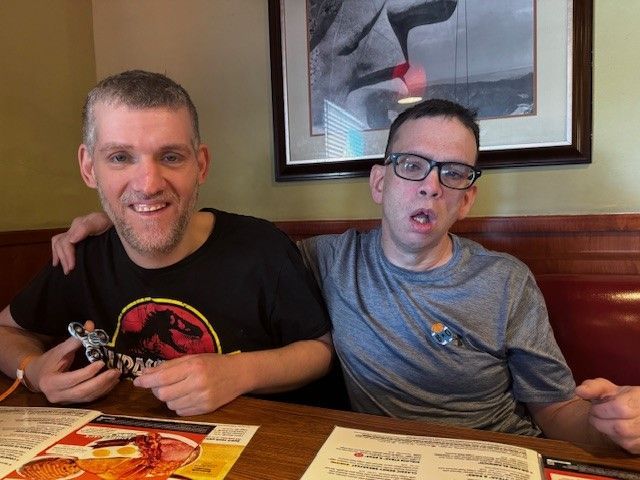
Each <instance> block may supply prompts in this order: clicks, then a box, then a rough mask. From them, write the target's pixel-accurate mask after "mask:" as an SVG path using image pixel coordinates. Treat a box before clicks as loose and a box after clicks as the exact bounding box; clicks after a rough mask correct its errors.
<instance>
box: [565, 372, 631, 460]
mask: <svg viewBox="0 0 640 480" xmlns="http://www.w3.org/2000/svg"><path fill="white" fill-rule="evenodd" d="M576 394H577V395H578V396H580V397H581V398H583V399H584V400H587V401H589V402H591V408H590V410H589V422H590V423H591V425H593V426H594V427H595V428H596V429H597V430H598V431H599V432H601V433H604V434H605V435H607V436H608V437H609V438H610V439H611V440H612V441H614V442H615V443H617V444H618V445H620V446H621V447H622V448H624V449H625V450H627V451H629V452H631V453H635V454H640V387H629V386H626V387H620V386H618V385H615V384H613V383H611V382H610V381H609V380H605V379H603V378H596V379H592V380H585V381H584V382H583V383H582V384H581V385H580V386H578V388H577V389H576Z"/></svg>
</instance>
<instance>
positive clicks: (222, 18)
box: [0, 0, 640, 230]
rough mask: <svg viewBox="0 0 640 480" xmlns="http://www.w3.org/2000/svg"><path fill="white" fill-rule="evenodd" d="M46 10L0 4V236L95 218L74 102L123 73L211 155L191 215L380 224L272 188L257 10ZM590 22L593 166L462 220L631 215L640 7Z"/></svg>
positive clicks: (187, 2)
mask: <svg viewBox="0 0 640 480" xmlns="http://www.w3.org/2000/svg"><path fill="white" fill-rule="evenodd" d="M538 1H542V0H538ZM546 1H549V0H546ZM72 4H73V6H74V8H73V9H72V8H71V5H72ZM22 5H27V7H24V6H22ZM47 5H50V3H48V2H44V1H35V0H24V1H20V2H19V1H17V0H16V1H15V2H12V1H9V2H0V23H1V24H2V27H3V28H2V33H0V35H2V37H0V38H2V40H3V45H11V48H10V50H11V58H10V60H11V64H12V65H11V76H10V77H11V80H10V81H11V83H10V89H15V90H16V91H15V92H13V93H12V94H8V93H7V92H6V91H4V90H5V89H2V90H3V93H2V95H3V100H2V104H3V105H4V104H5V96H7V97H8V98H7V101H8V100H10V101H11V102H10V104H11V105H12V112H10V113H9V112H6V111H5V108H4V107H3V108H2V111H1V112H0V118H2V120H1V121H2V127H3V128H2V133H1V135H2V147H1V148H2V153H3V155H2V162H3V163H2V166H3V175H2V178H0V187H1V188H0V199H1V200H0V201H1V202H2V203H1V204H0V205H1V206H0V212H1V214H0V230H17V229H27V228H42V227H45V226H61V225H65V224H67V223H68V222H69V221H70V219H71V218H72V217H73V216H74V215H75V214H77V213H79V212H82V211H86V210H88V209H89V208H95V205H96V204H95V200H94V196H93V193H92V192H91V191H89V190H88V189H86V187H84V186H83V185H82V183H81V180H80V178H79V176H78V174H77V167H76V165H75V151H76V148H77V143H78V140H79V132H80V125H79V112H80V107H81V103H82V97H83V96H84V94H85V93H86V91H87V89H88V88H89V87H90V86H91V85H92V84H93V83H94V81H95V78H102V77H103V76H105V75H107V74H109V73H113V72H117V71H121V70H124V69H128V68H144V69H150V70H157V71H162V72H166V73H167V74H168V75H169V76H171V77H173V78H175V79H176V80H178V81H179V82H180V83H182V84H183V85H184V86H185V87H186V88H187V89H188V90H189V91H190V93H191V94H192V96H193V99H194V101H195V103H196V105H197V106H198V108H199V111H200V116H201V125H202V135H203V138H204V140H205V141H206V142H207V143H208V144H209V145H210V147H211V150H212V153H213V165H212V171H211V176H210V177H209V180H208V182H207V184H206V185H205V186H204V188H203V190H202V192H201V204H202V205H210V206H216V207H218V208H222V209H227V210H231V211H236V212H240V213H247V214H251V215H256V216H261V217H266V218H269V219H272V220H298V219H341V218H373V217H377V216H378V215H379V213H378V209H377V207H376V206H375V205H373V203H372V202H371V201H370V199H369V193H368V184H367V181H366V179H351V180H331V181H312V182H293V183H276V182H275V181H274V180H273V141H272V138H271V135H272V130H271V87H270V73H269V68H270V67H269V35H268V19H267V2H266V1H265V0H183V1H178V0H137V1H135V2H132V1H130V0H110V1H104V0H94V2H93V11H92V12H91V8H90V4H88V2H83V1H80V0H78V1H73V0H70V1H66V2H65V1H62V0H56V6H64V7H65V8H59V7H58V8H56V9H55V11H51V12H50V11H47ZM80 7H82V8H80ZM5 11H8V14H10V15H12V17H13V18H7V15H6V14H5ZM52 15H53V16H55V17H54V18H52ZM91 16H93V18H91ZM594 17H595V26H594V51H595V54H594V125H593V127H594V128H593V163H592V164H590V165H581V166H563V167H538V168H525V169H509V170H492V171H487V172H486V173H485V175H483V176H482V179H481V180H480V183H479V185H480V193H479V195H478V199H477V201H476V205H475V206H474V208H473V210H472V212H471V214H472V215H474V216H484V215H544V214H589V213H622V212H640V193H639V189H638V183H639V182H638V178H637V175H636V173H637V172H640V167H639V166H638V153H637V152H638V151H640V144H639V143H638V140H637V138H638V133H637V132H638V131H640V115H639V114H638V105H639V104H640V94H639V93H638V87H637V78H638V72H640V54H638V51H637V46H638V45H640V2H638V1H637V0H616V1H615V2H614V1H611V0H595V12H594ZM92 22H93V32H92V26H91V25H92ZM5 24H6V25H5ZM7 29H9V30H10V31H11V32H9V33H8V32H7ZM92 34H93V38H92ZM92 42H93V45H92ZM24 44H28V45H29V50H30V54H31V55H25V54H22V53H21V49H23V48H25V47H24V46H23V45H24ZM94 55H95V67H94ZM30 58H31V60H30ZM72 65H73V67H72ZM34 92H35V93H34ZM35 104H37V109H34V105H35ZM35 130H37V131H35ZM9 139H10V140H9ZM25 145H26V146H25ZM5 172H6V174H5ZM92 202H93V203H92Z"/></svg>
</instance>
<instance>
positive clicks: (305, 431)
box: [0, 374, 640, 480]
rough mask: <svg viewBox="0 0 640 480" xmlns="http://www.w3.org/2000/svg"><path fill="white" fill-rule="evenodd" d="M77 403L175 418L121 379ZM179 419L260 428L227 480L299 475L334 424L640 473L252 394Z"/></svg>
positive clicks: (476, 435)
mask: <svg viewBox="0 0 640 480" xmlns="http://www.w3.org/2000/svg"><path fill="white" fill-rule="evenodd" d="M9 383H10V382H9V379H8V378H7V377H5V376H3V375H2V374H0V389H2V390H4V389H5V388H6V387H7V386H8V385H9ZM1 405H6V406H49V404H48V403H47V401H46V399H45V398H44V396H43V395H41V394H36V393H31V392H29V391H27V390H26V389H25V388H24V387H22V386H20V387H19V388H18V390H16V391H15V392H14V393H13V394H12V395H11V396H10V397H9V398H7V399H6V400H5V401H4V402H2V404H1ZM77 406H78V407H82V408H92V409H96V410H100V411H102V412H105V413H111V414H121V415H135V416H145V417H160V418H163V417H164V418H176V415H175V414H174V413H173V412H171V411H170V410H168V409H167V408H166V407H165V406H164V404H162V403H161V402H159V401H158V400H157V399H156V398H155V397H153V395H151V394H150V393H149V392H148V391H146V390H143V389H139V388H135V387H133V385H132V384H131V383H130V382H127V381H124V382H122V383H121V384H120V385H119V386H118V387H116V389H115V390H114V391H112V392H111V393H110V394H109V395H108V396H107V397H105V398H103V399H101V400H99V401H96V402H93V403H90V404H82V405H77ZM181 418H185V419H187V418H188V419H190V420H196V421H204V422H215V423H237V424H245V425H259V426H260V428H259V429H258V431H257V433H256V434H255V435H254V437H253V438H252V440H251V442H250V443H249V445H248V446H247V447H246V448H245V450H244V451H243V452H242V455H241V456H240V458H239V459H238V461H237V462H236V464H235V465H234V467H233V469H232V470H231V471H230V472H229V475H228V476H227V477H226V478H228V479H230V480H232V479H244V480H256V479H264V480H269V479H274V480H286V479H299V478H300V476H301V475H302V474H303V473H304V471H305V470H306V468H307V466H308V465H309V463H310V462H311V461H312V460H313V458H314V456H315V454H316V453H317V451H318V450H319V449H320V447H321V446H322V444H323V443H324V441H325V440H326V438H327V436H328V435H329V434H330V433H331V431H332V429H333V427H334V426H335V425H339V426H343V427H348V428H358V429H364V430H375V431H380V432H388V433H402V434H409V435H425V436H432V437H449V438H465V439H474V440H488V441H494V442H502V443H507V444H511V445H519V446H523V447H529V448H532V449H534V450H537V451H538V452H540V453H542V454H543V455H548V456H553V457H557V458H564V459H570V460H576V461H581V462H587V463H595V464H600V465H607V466H611V467H622V468H626V469H630V470H637V471H638V472H640V457H633V456H632V455H629V454H626V453H625V452H624V451H622V450H620V449H617V448H614V447H612V448H604V447H594V446H589V445H574V444H570V443H567V442H561V441H557V440H546V439H540V438H532V437H524V436H518V435H508V434H504V433H495V432H487V431H480V430H471V429H466V428H461V427H452V426H445V425H438V424H434V423H428V422H418V421H409V420H397V419H393V418H388V417H380V416H374V415H365V414H360V413H353V412H345V411H340V410H329V409H323V408H317V407H308V406H303V405H296V404H287V403H280V402H273V401H267V400H260V399H256V398H252V397H240V398H238V399H236V400H234V401H233V402H231V403H229V404H228V405H226V406H224V407H222V408H220V409H219V410H217V411H215V412H213V413H210V414H207V415H199V416H195V417H181Z"/></svg>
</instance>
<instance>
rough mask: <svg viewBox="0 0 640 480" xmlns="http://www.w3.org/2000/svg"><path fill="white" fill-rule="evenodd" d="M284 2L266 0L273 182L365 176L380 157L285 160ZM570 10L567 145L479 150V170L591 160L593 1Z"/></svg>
mask: <svg viewBox="0 0 640 480" xmlns="http://www.w3.org/2000/svg"><path fill="white" fill-rule="evenodd" d="M283 1H285V0H268V2H269V3H268V10H269V44H270V57H271V58H270V60H271V91H272V115H273V138H274V160H275V180H276V181H278V182H282V181H299V180H319V179H336V178H352V177H363V176H368V174H369V171H370V170H371V166H372V165H374V164H375V163H378V162H380V161H381V160H382V158H374V159H370V158H369V159H358V160H349V161H339V162H330V161H322V162H317V163H313V162H311V163H300V164H290V163H288V162H287V145H288V143H289V141H288V140H289V139H287V138H286V135H287V128H286V121H287V111H286V105H285V99H286V98H287V95H286V92H285V81H284V80H285V65H284V63H283V61H284V55H283V44H286V42H284V43H283V20H284V10H283V4H282V2H283ZM299 1H304V0H299ZM571 12H572V19H571V25H572V27H571V33H572V39H571V42H570V43H571V48H572V57H571V65H572V69H571V76H572V78H571V79H570V80H571V86H572V88H571V143H570V144H568V145H562V146H543V147H531V148H509V149H504V150H495V149H494V150H481V151H480V154H479V166H480V167H481V168H483V169H494V168H511V167H533V166H544V165H567V164H586V163H591V132H592V72H593V65H592V48H593V47H592V46H593V0H571ZM567 121H568V117H567Z"/></svg>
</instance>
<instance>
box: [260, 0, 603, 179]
mask: <svg viewBox="0 0 640 480" xmlns="http://www.w3.org/2000/svg"><path fill="white" fill-rule="evenodd" d="M592 22H593V0H586V1H583V0H367V1H366V2H365V1H362V0H269V34H270V50H271V82H272V100H273V107H272V108H273V130H274V147H275V148H274V151H275V177H276V181H290V180H311V179H323V178H345V177H357V176H366V175H368V174H369V170H370V169H371V166H372V165H373V164H374V163H377V162H380V161H382V157H383V154H384V149H385V146H386V140H387V134H388V130H389V125H390V124H391V122H392V121H393V119H394V118H395V117H396V116H397V115H398V114H399V113H400V112H401V111H403V110H404V109H406V108H408V107H409V106H411V105H412V104H413V103H415V102H416V101H419V100H420V99H426V98H446V99H449V100H453V101H456V102H458V103H461V104H462V105H464V106H466V107H468V108H471V109H472V110H475V111H476V112H477V115H478V121H479V123H480V132H481V137H480V144H481V147H480V155H479V165H480V167H481V168H500V167H529V166H538V165H560V164H574V163H590V162H591V98H592V93H591V81H592V80H591V77H592V63H591V58H592Z"/></svg>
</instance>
